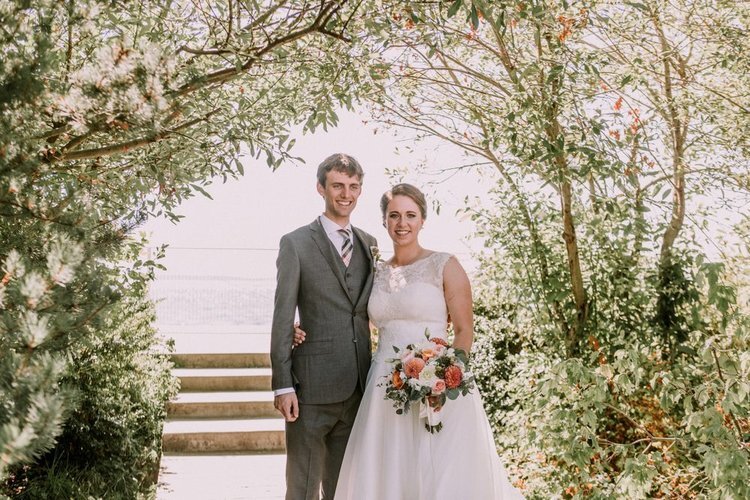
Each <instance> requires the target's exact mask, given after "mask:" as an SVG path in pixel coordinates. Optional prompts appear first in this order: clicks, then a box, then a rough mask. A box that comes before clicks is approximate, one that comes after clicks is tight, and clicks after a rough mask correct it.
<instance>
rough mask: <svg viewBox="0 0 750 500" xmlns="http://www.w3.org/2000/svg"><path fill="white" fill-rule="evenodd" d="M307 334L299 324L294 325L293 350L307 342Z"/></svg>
mask: <svg viewBox="0 0 750 500" xmlns="http://www.w3.org/2000/svg"><path fill="white" fill-rule="evenodd" d="M306 336H307V333H305V331H304V330H302V329H301V328H300V327H299V323H295V324H294V338H293V339H292V349H294V348H295V347H297V346H298V345H300V344H301V343H302V342H304V341H305V337H306Z"/></svg>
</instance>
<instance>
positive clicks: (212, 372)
mask: <svg viewBox="0 0 750 500" xmlns="http://www.w3.org/2000/svg"><path fill="white" fill-rule="evenodd" d="M172 374H173V375H175V376H176V377H179V379H180V390H182V391H185V392H196V391H270V390H271V369H270V368H176V369H174V370H172Z"/></svg>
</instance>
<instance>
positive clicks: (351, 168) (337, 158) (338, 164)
mask: <svg viewBox="0 0 750 500" xmlns="http://www.w3.org/2000/svg"><path fill="white" fill-rule="evenodd" d="M331 170H336V171H337V172H344V173H345V174H346V175H348V176H350V177H354V176H357V177H359V182H362V179H363V178H364V176H365V172H364V171H363V170H362V166H361V165H360V164H359V162H358V161H357V160H356V159H355V158H354V157H353V156H349V155H346V154H344V153H336V154H332V155H331V156H329V157H328V158H326V159H325V160H323V163H321V164H320V165H319V166H318V182H319V183H320V185H321V186H323V187H325V186H326V174H328V172H330V171H331Z"/></svg>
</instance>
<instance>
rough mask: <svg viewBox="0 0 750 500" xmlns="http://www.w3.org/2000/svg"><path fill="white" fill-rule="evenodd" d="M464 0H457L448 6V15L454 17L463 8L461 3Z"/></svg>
mask: <svg viewBox="0 0 750 500" xmlns="http://www.w3.org/2000/svg"><path fill="white" fill-rule="evenodd" d="M463 3H464V2H463V0H456V1H455V2H453V4H452V5H451V6H450V7H449V8H448V17H449V18H450V17H453V16H455V15H456V12H458V9H460V8H461V5H462V4H463Z"/></svg>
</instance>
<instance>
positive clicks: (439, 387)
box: [432, 379, 445, 396]
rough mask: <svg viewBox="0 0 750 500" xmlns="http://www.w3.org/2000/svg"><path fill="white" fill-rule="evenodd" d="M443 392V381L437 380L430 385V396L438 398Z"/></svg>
mask: <svg viewBox="0 0 750 500" xmlns="http://www.w3.org/2000/svg"><path fill="white" fill-rule="evenodd" d="M444 392H445V380H442V379H437V380H436V381H434V382H433V383H432V395H433V396H439V395H441V394H442V393H444Z"/></svg>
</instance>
